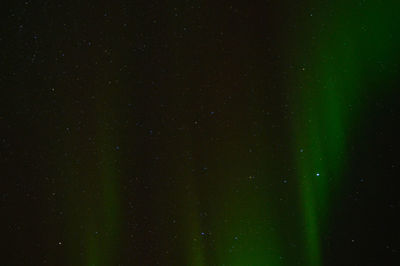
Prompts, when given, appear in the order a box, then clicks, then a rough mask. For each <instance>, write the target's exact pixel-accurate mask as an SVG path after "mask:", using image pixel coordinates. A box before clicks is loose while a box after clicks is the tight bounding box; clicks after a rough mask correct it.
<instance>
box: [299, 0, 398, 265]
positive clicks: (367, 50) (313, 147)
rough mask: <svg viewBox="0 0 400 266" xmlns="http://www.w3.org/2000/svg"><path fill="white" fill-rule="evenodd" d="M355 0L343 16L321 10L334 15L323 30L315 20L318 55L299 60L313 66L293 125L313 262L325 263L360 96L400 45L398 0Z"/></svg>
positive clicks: (302, 77) (302, 79) (302, 80)
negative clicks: (335, 194) (325, 243)
mask: <svg viewBox="0 0 400 266" xmlns="http://www.w3.org/2000/svg"><path fill="white" fill-rule="evenodd" d="M352 4H354V6H353V5H352ZM352 4H349V2H348V1H346V3H344V2H343V5H341V2H338V3H337V5H336V6H335V8H334V11H335V12H336V13H335V14H337V15H335V16H323V15H321V17H324V20H325V18H326V17H330V20H331V21H330V22H329V21H328V25H327V26H326V28H324V29H323V30H321V29H319V28H316V27H315V25H323V24H324V23H322V22H321V23H317V22H316V21H312V22H310V23H312V24H310V25H309V27H310V29H312V30H311V31H312V32H321V34H320V35H319V36H315V35H314V36H313V39H316V40H317V44H316V45H315V47H316V49H315V51H314V52H313V56H311V58H307V57H305V56H304V57H303V58H300V59H299V61H300V62H301V63H300V64H301V65H306V66H307V68H305V69H304V70H303V71H302V72H301V73H300V74H299V77H298V82H299V84H300V88H301V90H300V91H299V92H298V94H297V95H296V96H295V97H296V100H295V101H294V102H295V105H296V107H295V109H294V111H295V113H296V118H295V119H294V125H293V126H294V132H296V133H295V135H296V137H295V139H296V144H295V154H296V156H295V157H296V161H297V169H298V172H297V175H298V177H299V179H300V188H299V189H300V197H301V201H302V204H303V212H304V227H305V253H306V257H307V262H308V263H307V265H310V266H319V265H323V253H322V248H323V247H322V246H321V235H322V234H324V232H325V231H326V229H327V228H328V227H329V221H328V220H327V219H328V215H329V212H330V209H331V208H330V206H331V204H334V202H332V200H331V196H332V193H333V192H334V189H336V188H338V187H340V183H341V177H342V175H343V171H344V170H345V169H344V168H345V167H344V165H345V161H346V154H347V149H348V147H347V146H348V144H347V133H346V132H347V131H348V127H349V125H350V124H351V123H352V122H353V121H354V119H356V117H355V116H354V114H355V112H356V111H359V112H360V110H361V109H362V106H363V105H364V104H363V103H361V102H360V100H359V99H358V98H359V97H360V95H363V94H365V93H370V94H373V93H376V92H373V91H368V90H367V89H368V84H366V82H367V80H370V77H369V73H370V71H371V69H375V70H377V69H379V63H378V64H377V61H379V62H381V63H380V64H382V65H390V63H391V60H392V59H391V58H390V54H392V53H393V49H394V48H395V47H396V45H395V44H398V37H397V38H396V39H395V38H394V36H396V35H395V33H397V32H396V31H397V28H398V25H400V24H399V22H400V21H399V18H398V16H396V15H395V14H394V12H393V10H398V8H399V4H398V3H397V2H395V1H392V2H391V4H389V3H380V2H371V3H365V2H357V4H356V3H352ZM324 22H325V21H324ZM317 35H318V34H317ZM310 39H311V38H310ZM305 49H309V48H305ZM378 78H379V79H383V78H385V77H383V76H382V75H380V76H379V77H378ZM386 78H387V77H386ZM378 89H382V88H378ZM380 92H382V91H380ZM300 150H301V151H302V152H301V153H300V152H299V151H300ZM299 153H300V155H298V154H299ZM317 173H318V174H317Z"/></svg>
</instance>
